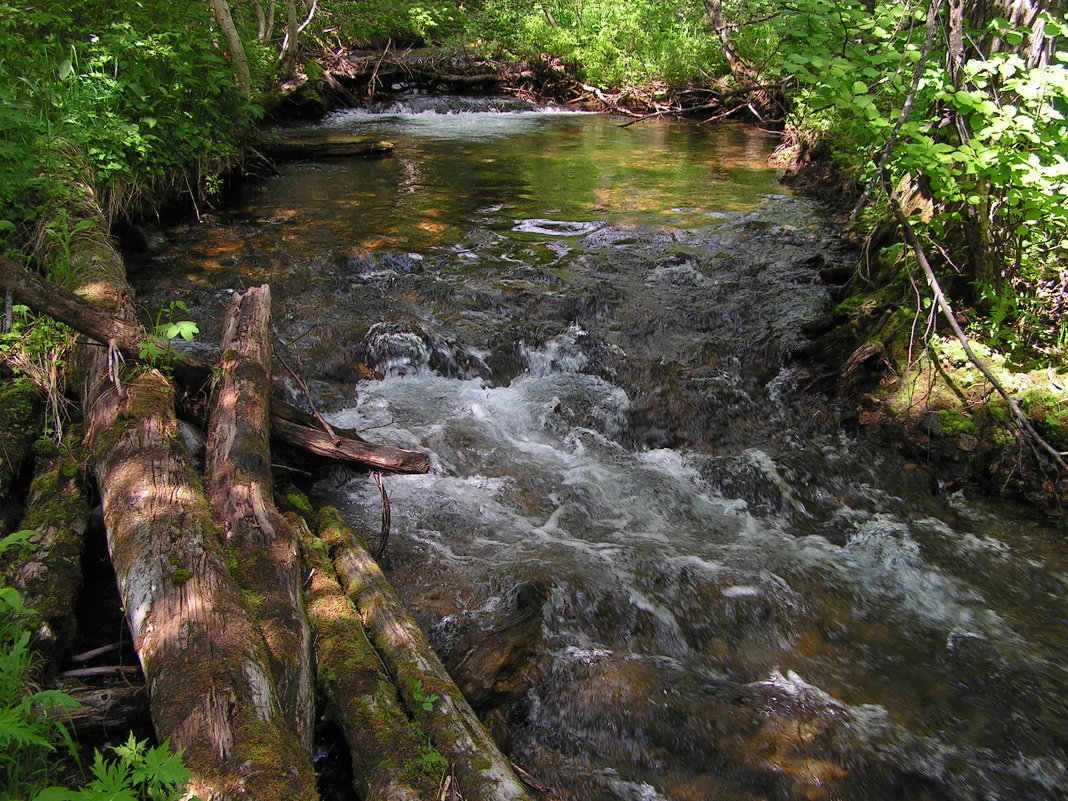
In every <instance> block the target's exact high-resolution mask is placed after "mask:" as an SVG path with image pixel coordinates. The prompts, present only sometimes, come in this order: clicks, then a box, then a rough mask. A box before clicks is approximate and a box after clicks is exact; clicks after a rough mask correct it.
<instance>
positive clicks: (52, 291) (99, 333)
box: [0, 256, 429, 473]
mask: <svg viewBox="0 0 1068 801" xmlns="http://www.w3.org/2000/svg"><path fill="white" fill-rule="evenodd" d="M0 287H3V288H8V287H10V288H11V289H13V290H14V292H15V295H16V296H17V297H18V298H19V299H20V301H22V302H23V303H25V304H26V305H27V306H30V307H32V308H33V309H36V310H37V311H38V312H42V313H44V314H47V315H48V316H50V317H52V318H54V319H56V320H58V321H59V322H61V323H64V324H65V325H68V326H70V327H71V328H73V329H74V330H75V331H77V332H79V333H80V334H83V335H85V336H87V337H88V338H89V339H92V340H94V341H95V342H99V343H103V344H107V345H109V347H113V348H114V349H116V350H117V351H118V352H119V353H120V354H121V355H122V357H123V358H125V359H128V360H136V359H138V358H139V357H140V352H141V348H142V346H143V345H144V344H146V343H154V344H155V345H156V346H157V347H158V349H159V350H161V351H166V350H167V344H166V343H164V342H160V341H159V340H156V339H155V338H153V337H152V336H150V335H149V334H148V333H147V332H146V331H145V330H144V328H143V327H142V326H141V325H140V324H139V323H138V322H137V320H136V318H131V319H128V320H124V319H122V318H119V317H116V316H115V315H114V314H112V313H110V311H109V310H107V309H101V308H94V307H93V306H92V305H91V304H89V303H86V302H85V300H84V299H82V298H80V297H78V295H76V294H75V293H73V292H70V291H68V290H66V289H64V288H62V287H59V286H56V285H55V284H52V283H50V282H48V281H46V280H45V279H43V278H42V277H40V276H39V275H36V274H35V273H31V272H29V271H28V270H25V269H23V268H22V267H20V266H19V265H17V264H16V263H15V262H13V261H11V260H10V259H7V258H5V257H3V256H0ZM170 368H171V371H172V373H173V375H174V378H175V381H177V382H178V383H179V384H180V385H182V387H183V388H184V389H185V390H186V393H187V394H188V395H191V396H197V395H200V394H203V393H205V392H206V391H207V388H208V385H209V384H210V382H211V380H212V366H211V365H210V364H209V363H208V362H205V361H202V360H201V359H198V358H196V357H194V356H192V355H190V354H184V353H181V354H178V353H176V354H175V356H174V359H173V360H172V362H171V364H170ZM271 422H272V425H271V434H272V436H273V437H275V439H276V441H277V444H279V445H282V446H285V447H288V448H292V449H296V450H298V451H304V452H308V453H311V454H314V455H315V457H317V458H318V459H326V460H330V461H335V462H340V463H342V464H355V465H359V466H361V467H365V468H371V469H372V470H381V471H385V472H391V473H425V472H427V470H429V463H428V461H427V458H426V455H425V454H422V453H419V452H418V451H412V450H406V449H404V448H396V447H393V446H390V445H379V444H375V443H371V442H366V441H365V440H363V439H362V438H361V437H360V436H359V434H357V433H356V432H354V431H349V430H346V429H334V433H335V434H336V437H332V436H330V435H329V434H327V433H326V432H325V431H323V430H322V428H321V427H319V425H318V423H317V422H315V420H314V418H313V417H312V416H311V415H309V414H307V413H306V412H303V411H301V410H300V409H297V408H296V407H294V406H292V405H290V404H287V403H285V402H284V401H282V400H280V399H278V398H272V399H271Z"/></svg>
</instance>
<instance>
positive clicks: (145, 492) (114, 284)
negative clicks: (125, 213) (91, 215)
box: [16, 198, 317, 801]
mask: <svg viewBox="0 0 1068 801" xmlns="http://www.w3.org/2000/svg"><path fill="white" fill-rule="evenodd" d="M93 203H94V201H93V200H92V198H87V199H86V200H85V202H84V204H83V205H84V206H86V207H88V208H91V207H92V205H93ZM97 219H98V220H100V224H99V225H98V226H94V227H93V228H90V229H89V230H86V231H79V232H77V233H76V234H75V236H74V238H73V241H72V255H73V258H72V265H73V267H74V269H75V274H76V275H77V276H79V278H80V280H81V281H82V284H81V291H82V293H84V295H85V296H86V297H87V299H89V300H90V301H91V302H93V303H96V304H99V305H100V306H101V307H102V308H103V309H106V310H107V314H108V315H109V316H110V317H112V318H114V319H115V320H117V321H120V322H121V323H122V325H124V326H127V327H133V328H131V329H130V330H132V332H133V333H134V335H135V336H136V337H137V338H138V339H139V340H144V339H145V338H146V334H145V333H144V332H143V331H140V332H138V331H137V329H136V323H135V320H136V316H135V314H134V309H133V305H132V302H131V301H130V293H129V288H128V286H127V285H126V282H125V270H124V267H123V264H122V260H121V257H119V255H118V253H116V252H115V250H114V248H113V247H111V245H110V243H109V241H108V239H107V237H106V234H105V233H104V225H103V220H102V218H101V217H99V216H97ZM16 292H18V290H17V289H16ZM81 375H82V377H83V382H84V384H83V386H84V390H83V405H84V409H85V418H86V442H87V445H88V448H89V452H90V454H91V458H92V460H93V465H94V472H95V475H96V479H97V485H98V487H99V489H100V496H101V503H102V506H103V513H104V523H105V526H106V528H107V538H108V549H109V552H110V554H111V561H112V564H113V565H114V568H115V574H116V580H117V583H118V587H119V591H120V595H121V598H122V602H123V605H124V607H125V608H126V613H127V618H128V622H129V625H130V632H131V634H132V636H133V641H134V646H135V648H136V650H137V654H138V657H139V659H140V661H141V665H142V667H143V669H144V674H145V678H146V683H147V687H148V694H149V701H150V707H151V713H152V720H153V723H154V725H155V728H156V733H157V735H158V737H159V738H160V739H161V740H163V739H169V740H170V741H171V743H172V744H173V745H174V746H175V747H176V748H180V749H182V750H184V752H185V761H186V764H187V765H188V766H189V768H190V769H191V770H192V772H193V778H192V781H191V783H190V788H189V789H190V791H191V792H192V793H193V794H195V795H198V796H200V797H201V798H202V799H204V801H216V799H235V801H236V799H238V798H256V799H277V798H286V799H289V801H303V800H304V799H307V800H308V801H312V799H316V798H317V794H316V791H315V782H314V775H313V772H312V767H311V760H310V757H309V754H308V753H307V752H306V751H305V750H304V749H302V748H301V746H300V743H299V742H298V741H297V738H296V736H295V735H294V734H293V732H292V731H291V730H290V729H289V727H288V726H287V725H286V722H285V720H284V719H283V718H282V716H281V715H280V714H279V712H278V698H277V695H276V693H275V689H274V686H273V682H272V681H271V672H270V668H269V666H268V657H267V654H266V647H265V645H264V641H263V636H262V634H261V633H260V631H259V629H258V628H257V627H256V625H255V623H254V621H253V620H252V619H251V617H250V616H249V614H248V612H247V610H246V608H245V605H244V599H243V597H242V593H241V590H240V588H239V587H238V585H237V583H236V581H235V580H234V579H233V578H232V577H231V576H230V574H229V571H228V559H227V557H226V554H225V553H224V551H223V546H222V538H221V536H220V532H219V530H218V528H217V527H216V526H215V524H214V522H213V521H212V519H211V514H210V510H209V508H208V505H207V503H206V501H205V498H204V494H203V490H202V488H201V486H200V484H199V482H198V481H197V479H196V474H195V472H194V470H193V469H192V467H191V465H190V461H189V455H188V452H187V451H186V449H185V447H184V445H183V444H182V442H181V438H180V437H179V434H178V426H177V421H176V420H175V417H174V391H173V388H172V385H171V384H170V383H169V382H168V380H167V379H166V377H165V376H164V375H163V374H162V373H160V372H159V371H158V370H154V369H148V368H145V367H143V366H141V365H136V366H125V367H124V366H122V365H119V364H117V363H116V359H115V358H114V356H113V352H112V350H111V349H110V348H109V349H107V350H105V349H103V348H85V349H83V353H82V359H81Z"/></svg>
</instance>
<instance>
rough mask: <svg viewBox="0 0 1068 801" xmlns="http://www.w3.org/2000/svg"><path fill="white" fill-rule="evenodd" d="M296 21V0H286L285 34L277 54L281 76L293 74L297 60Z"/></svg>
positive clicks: (285, 76)
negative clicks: (280, 50) (279, 51)
mask: <svg viewBox="0 0 1068 801" xmlns="http://www.w3.org/2000/svg"><path fill="white" fill-rule="evenodd" d="M298 26H299V23H298V22H297V0H286V36H285V39H284V40H283V41H282V52H281V53H279V54H278V61H279V63H280V64H281V71H282V76H283V78H288V77H289V76H290V75H292V74H293V67H294V66H295V65H296V62H297V37H298V36H299V34H300V31H299V30H298Z"/></svg>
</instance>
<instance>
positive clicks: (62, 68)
mask: <svg viewBox="0 0 1068 801" xmlns="http://www.w3.org/2000/svg"><path fill="white" fill-rule="evenodd" d="M56 72H58V73H59V79H60V80H61V81H65V80H67V78H69V77H70V76H71V75H73V74H74V65H73V64H71V63H70V59H69V58H65V59H63V60H62V61H61V62H59V66H58V67H57V68H56Z"/></svg>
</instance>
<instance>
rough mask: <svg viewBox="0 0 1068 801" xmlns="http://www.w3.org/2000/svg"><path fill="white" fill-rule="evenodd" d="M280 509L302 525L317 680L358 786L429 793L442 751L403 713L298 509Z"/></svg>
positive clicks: (414, 798) (442, 765)
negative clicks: (427, 741) (346, 748)
mask: <svg viewBox="0 0 1068 801" xmlns="http://www.w3.org/2000/svg"><path fill="white" fill-rule="evenodd" d="M287 517H288V518H289V519H291V520H292V521H293V523H294V525H299V526H300V530H301V533H300V540H301V553H302V556H303V561H304V565H305V569H306V571H307V572H308V583H307V595H308V617H309V619H310V620H311V624H312V627H313V629H314V630H315V656H316V664H317V666H318V667H317V670H316V672H317V682H316V683H317V685H318V687H319V691H320V693H321V694H322V696H323V697H324V699H325V700H326V710H325V714H326V716H327V718H328V719H330V720H332V721H333V722H334V723H335V724H337V726H338V727H339V728H340V729H341V731H342V732H343V733H344V735H345V741H346V742H347V743H348V745H349V752H350V754H351V757H352V773H353V780H354V787H355V790H356V792H357V794H358V795H359V796H360V797H361V798H373V799H378V801H420V800H421V799H426V800H427V801H434V800H435V799H437V797H438V792H437V791H438V787H439V786H440V784H441V779H442V776H443V773H444V772H445V769H446V768H447V763H446V761H445V759H444V758H443V757H442V756H441V755H440V754H439V753H438V752H437V751H436V750H434V749H432V748H429V747H428V746H426V745H425V737H424V736H421V735H420V733H419V732H417V730H416V729H415V728H414V727H413V725H412V721H411V720H409V718H408V716H407V715H406V714H405V711H404V708H403V706H402V705H401V702H400V699H399V698H398V696H397V690H396V688H395V687H394V686H393V684H392V682H391V681H390V679H389V677H388V676H387V675H386V673H385V671H384V669H383V668H382V665H381V662H380V661H379V658H378V655H377V654H376V653H375V651H374V648H373V647H372V645H371V643H370V642H368V640H367V635H366V633H365V632H364V628H363V624H362V623H361V621H360V617H359V613H358V612H357V610H356V608H355V607H354V606H353V604H352V602H351V601H350V600H349V598H348V597H347V596H346V595H345V593H344V592H342V590H341V585H340V584H339V583H338V580H337V574H336V573H335V572H334V566H333V564H332V563H331V562H330V558H329V556H328V555H327V553H326V549H325V547H324V546H323V544H322V542H321V541H320V540H318V538H316V537H314V536H313V535H312V533H311V531H310V530H309V529H308V527H307V525H306V524H305V522H304V521H303V520H302V519H301V518H299V517H298V516H297V515H295V514H292V513H291V514H290V515H287Z"/></svg>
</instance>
